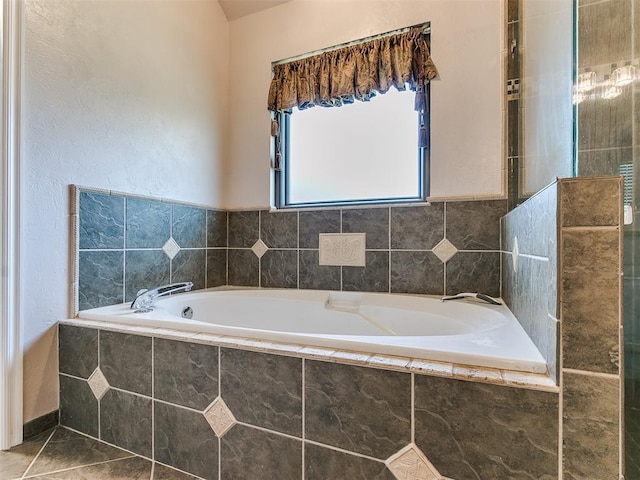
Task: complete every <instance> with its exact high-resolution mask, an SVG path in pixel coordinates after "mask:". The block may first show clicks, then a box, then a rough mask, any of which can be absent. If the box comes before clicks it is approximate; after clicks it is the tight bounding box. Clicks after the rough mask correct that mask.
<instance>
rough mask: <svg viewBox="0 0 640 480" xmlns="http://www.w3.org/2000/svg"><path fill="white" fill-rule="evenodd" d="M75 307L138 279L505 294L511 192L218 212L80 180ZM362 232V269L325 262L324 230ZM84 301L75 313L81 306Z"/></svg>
mask: <svg viewBox="0 0 640 480" xmlns="http://www.w3.org/2000/svg"><path fill="white" fill-rule="evenodd" d="M76 198H77V207H76V210H75V211H76V212H77V215H75V214H74V215H73V217H74V219H76V223H75V224H74V227H73V228H74V229H76V228H77V233H76V238H77V246H78V249H77V266H76V272H77V273H76V278H77V285H75V287H76V288H74V291H77V297H78V300H77V303H76V302H75V301H74V302H73V305H77V306H78V309H80V310H84V309H87V308H93V307H98V306H104V305H112V304H116V303H122V302H123V301H131V300H132V299H133V298H134V296H135V293H136V292H137V291H138V290H139V289H141V288H149V287H154V286H158V285H162V284H166V283H170V282H177V281H186V280H189V281H193V282H194V284H195V288H196V289H197V288H205V287H216V286H221V285H234V286H250V287H262V288H304V289H326V290H351V291H367V292H390V293H420V294H433V295H444V294H456V293H460V292H483V293H486V294H488V295H492V296H500V228H499V222H500V217H502V216H503V215H504V214H505V213H506V209H507V202H506V201H505V200H481V201H460V202H440V203H432V204H430V205H420V206H398V207H396V206H394V207H371V208H344V209H337V208H336V209H324V210H308V211H281V212H268V211H266V210H242V211H228V212H227V211H220V210H213V209H207V208H205V207H198V206H192V205H184V204H179V203H175V202H168V201H163V200H158V199H148V198H139V197H135V196H129V195H123V194H117V193H111V192H102V191H92V190H86V189H77V196H76ZM338 232H344V233H348V232H353V233H355V232H361V233H362V232H364V233H366V265H365V267H340V266H320V265H319V262H318V257H319V250H318V234H319V233H338ZM75 312H77V309H76V310H74V312H73V313H74V314H75Z"/></svg>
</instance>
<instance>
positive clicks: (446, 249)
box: [433, 238, 458, 263]
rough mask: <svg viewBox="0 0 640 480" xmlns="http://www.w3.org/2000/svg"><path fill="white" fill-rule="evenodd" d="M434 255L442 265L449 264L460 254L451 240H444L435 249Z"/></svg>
mask: <svg viewBox="0 0 640 480" xmlns="http://www.w3.org/2000/svg"><path fill="white" fill-rule="evenodd" d="M433 253H434V254H435V255H436V256H437V257H438V258H439V259H440V261H441V262H442V263H447V262H448V261H449V260H450V259H451V257H453V256H454V255H455V254H456V253H458V249H457V248H456V247H455V245H454V244H453V243H451V242H450V241H449V240H447V239H446V238H443V239H442V240H441V241H440V243H438V244H437V245H436V246H435V247H433Z"/></svg>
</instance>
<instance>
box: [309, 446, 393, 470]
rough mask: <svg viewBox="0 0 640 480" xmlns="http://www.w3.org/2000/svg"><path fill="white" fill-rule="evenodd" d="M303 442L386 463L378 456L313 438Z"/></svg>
mask: <svg viewBox="0 0 640 480" xmlns="http://www.w3.org/2000/svg"><path fill="white" fill-rule="evenodd" d="M304 442H305V443H308V444H310V445H316V446H318V447H324V448H328V449H329V450H333V451H335V452H340V453H346V454H347V455H353V456H354V457H360V458H364V459H367V460H373V461H374V462H378V463H382V464H383V465H386V463H385V462H386V460H380V459H379V458H375V457H370V456H369V455H364V454H362V453H358V452H351V451H349V450H345V449H343V448H339V447H334V446H333V445H327V444H325V443H320V442H315V441H313V440H305V441H304Z"/></svg>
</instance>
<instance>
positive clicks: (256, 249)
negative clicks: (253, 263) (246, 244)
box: [251, 239, 269, 258]
mask: <svg viewBox="0 0 640 480" xmlns="http://www.w3.org/2000/svg"><path fill="white" fill-rule="evenodd" d="M251 250H252V251H253V253H255V254H256V257H258V258H262V256H263V255H264V254H265V253H267V250H269V247H267V246H266V245H265V243H264V242H263V241H262V240H260V239H258V240H256V243H254V244H253V246H252V247H251Z"/></svg>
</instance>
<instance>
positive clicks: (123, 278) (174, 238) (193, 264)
mask: <svg viewBox="0 0 640 480" xmlns="http://www.w3.org/2000/svg"><path fill="white" fill-rule="evenodd" d="M71 189H72V193H73V195H72V198H73V200H72V207H71V219H72V223H71V227H72V238H73V239H74V258H73V264H74V269H73V270H74V273H75V278H74V284H73V288H72V292H73V293H74V297H75V298H73V302H72V305H73V308H74V311H73V312H72V313H74V314H75V312H77V311H78V310H84V309H87V308H93V307H97V306H104V305H113V304H116V303H122V302H125V301H126V302H130V301H132V300H133V298H134V297H135V294H136V292H137V291H138V290H139V289H141V288H152V287H156V286H160V285H164V284H167V283H172V282H181V281H192V282H193V283H194V288H195V289H199V288H205V287H216V286H220V285H226V284H227V212H225V211H221V210H216V209H212V208H207V207H204V206H197V205H191V204H185V203H180V202H174V201H169V200H164V199H154V198H143V197H138V196H134V195H127V194H121V193H117V192H110V191H106V190H95V189H89V188H84V187H76V186H72V187H71Z"/></svg>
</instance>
